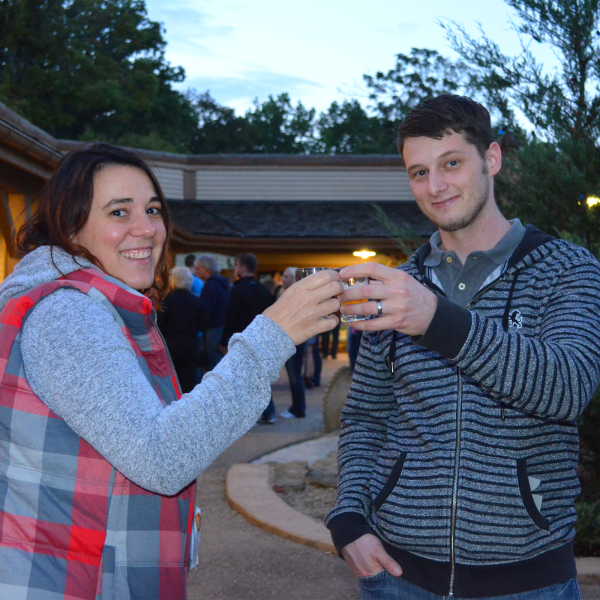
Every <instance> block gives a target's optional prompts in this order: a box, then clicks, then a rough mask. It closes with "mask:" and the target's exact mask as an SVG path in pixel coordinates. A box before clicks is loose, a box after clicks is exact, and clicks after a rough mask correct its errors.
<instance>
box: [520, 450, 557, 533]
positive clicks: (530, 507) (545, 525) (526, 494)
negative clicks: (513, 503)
mask: <svg viewBox="0 0 600 600" xmlns="http://www.w3.org/2000/svg"><path fill="white" fill-rule="evenodd" d="M517 479H518V481H519V491H520V492H521V498H522V500H523V504H524V505H525V510H526V511H527V514H528V515H529V517H530V518H531V520H532V521H533V522H534V523H535V524H536V525H537V526H538V527H539V528H540V529H543V530H544V531H550V523H549V522H548V519H546V518H545V517H544V516H543V515H542V513H541V512H540V511H539V510H538V507H537V506H536V505H535V501H534V500H533V493H532V492H531V485H530V483H529V476H528V475H527V459H525V458H519V459H517Z"/></svg>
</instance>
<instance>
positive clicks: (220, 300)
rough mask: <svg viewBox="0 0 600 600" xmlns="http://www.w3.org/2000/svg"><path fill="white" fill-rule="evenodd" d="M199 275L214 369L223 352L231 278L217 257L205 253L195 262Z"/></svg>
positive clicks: (207, 339) (210, 368)
mask: <svg viewBox="0 0 600 600" xmlns="http://www.w3.org/2000/svg"><path fill="white" fill-rule="evenodd" d="M194 267H195V269H196V273H197V274H198V277H199V278H200V279H201V280H202V282H203V283H204V287H203V288H202V292H201V294H200V298H201V299H202V301H203V302H204V304H205V305H206V307H207V308H208V312H209V319H210V324H209V328H208V330H207V331H205V332H204V336H205V338H206V352H207V354H208V370H212V369H214V368H215V367H216V366H217V365H218V364H219V361H220V360H221V358H223V354H222V353H221V351H220V350H219V344H220V343H221V337H222V336H223V325H224V324H225V311H226V310H227V302H228V300H229V279H227V277H223V275H221V271H220V269H219V265H218V263H217V260H216V258H214V257H213V256H210V255H209V254H203V255H202V256H200V257H199V258H197V259H196V261H195V263H194Z"/></svg>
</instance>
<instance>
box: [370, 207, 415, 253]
mask: <svg viewBox="0 0 600 600" xmlns="http://www.w3.org/2000/svg"><path fill="white" fill-rule="evenodd" d="M371 207H372V208H373V211H374V216H375V218H376V219H377V221H379V222H380V223H381V224H382V225H383V226H384V227H385V228H386V229H387V230H388V231H389V232H390V238H391V239H392V241H393V242H394V245H395V246H396V247H397V248H399V249H400V251H401V252H402V254H404V256H405V257H406V258H408V257H409V256H411V255H412V253H413V252H414V251H415V250H416V249H417V248H419V246H421V244H422V243H423V239H422V238H421V236H419V234H418V233H417V232H416V231H415V230H414V229H413V227H411V226H410V225H409V224H408V223H400V224H398V223H396V221H393V220H392V219H390V217H389V216H388V214H387V213H386V212H385V210H383V208H381V206H379V204H371Z"/></svg>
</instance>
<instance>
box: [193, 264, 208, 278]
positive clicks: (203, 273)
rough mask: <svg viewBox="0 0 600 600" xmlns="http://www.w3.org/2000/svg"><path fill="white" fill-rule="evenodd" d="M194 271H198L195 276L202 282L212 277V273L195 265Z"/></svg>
mask: <svg viewBox="0 0 600 600" xmlns="http://www.w3.org/2000/svg"><path fill="white" fill-rule="evenodd" d="M194 269H195V270H196V272H195V273H194V275H195V276H196V277H199V278H200V279H202V281H206V280H207V279H208V278H209V277H210V271H209V270H208V269H207V268H206V267H203V266H202V265H194Z"/></svg>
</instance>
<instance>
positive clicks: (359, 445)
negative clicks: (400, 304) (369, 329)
mask: <svg viewBox="0 0 600 600" xmlns="http://www.w3.org/2000/svg"><path fill="white" fill-rule="evenodd" d="M390 336H391V332H390V331H387V332H382V333H381V334H364V335H363V336H362V342H361V347H360V351H359V354H358V358H357V361H356V366H355V369H354V373H353V375H352V386H351V387H350V392H349V393H348V400H347V402H346V405H345V407H344V409H343V411H342V430H341V432H340V441H339V449H338V474H339V481H338V497H337V503H336V507H335V508H334V510H333V511H332V512H331V513H330V514H329V515H328V516H327V519H326V521H325V524H326V525H327V527H328V528H329V530H330V531H331V537H332V539H333V542H334V545H335V547H336V549H337V550H338V552H341V549H342V548H343V547H344V546H346V545H348V544H349V543H351V542H353V541H354V540H356V539H358V538H359V537H361V536H362V535H364V534H365V533H370V532H371V529H370V528H369V526H368V525H367V516H368V513H369V506H370V505H371V496H370V491H369V480H370V479H371V474H372V473H373V472H374V471H375V466H376V464H377V461H378V458H379V454H380V453H381V451H382V449H383V447H384V445H385V442H386V438H387V429H388V423H389V420H390V419H391V418H392V416H393V415H394V414H395V413H396V411H397V405H396V401H395V399H394V389H393V380H392V374H391V372H390V370H389V369H388V367H386V365H385V363H384V361H382V360H381V356H382V355H383V353H384V348H385V347H386V344H387V345H389V338H390Z"/></svg>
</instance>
